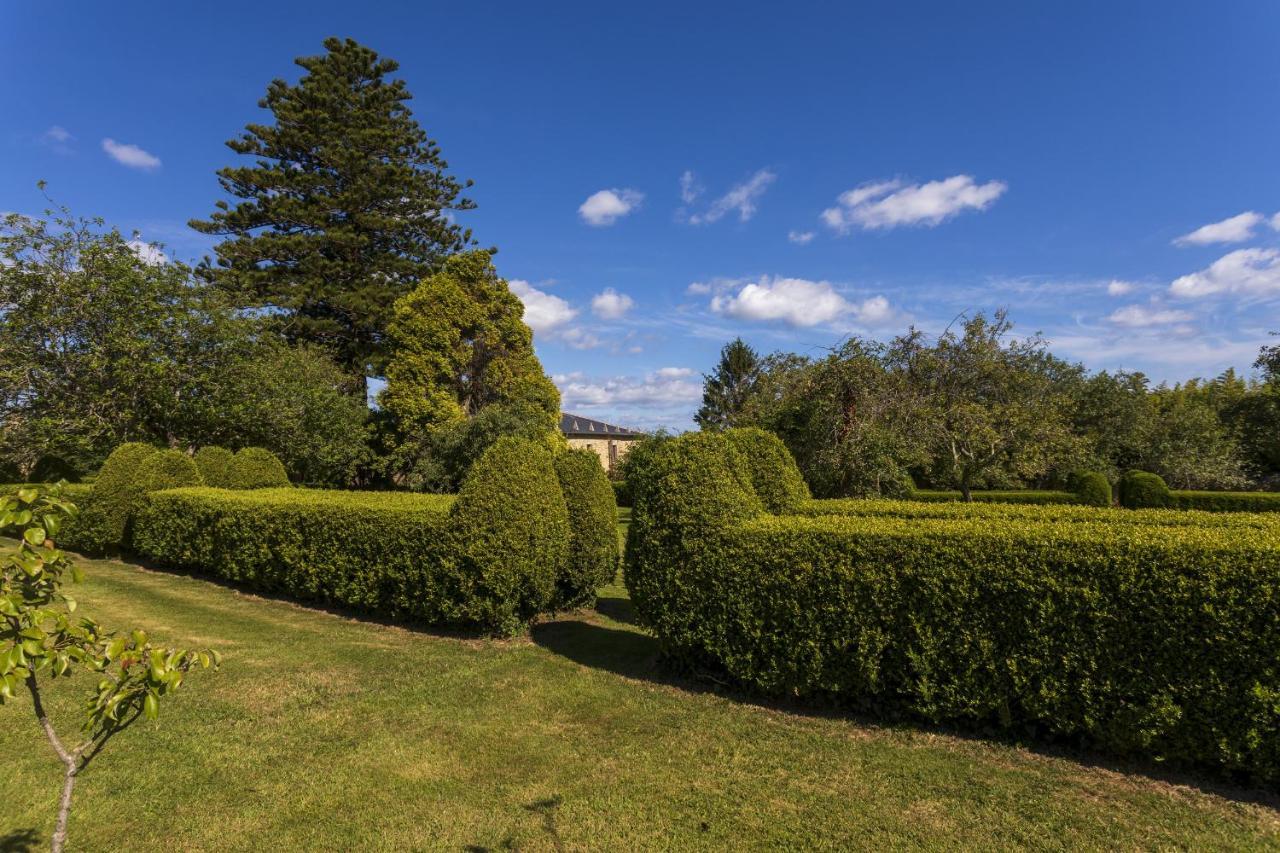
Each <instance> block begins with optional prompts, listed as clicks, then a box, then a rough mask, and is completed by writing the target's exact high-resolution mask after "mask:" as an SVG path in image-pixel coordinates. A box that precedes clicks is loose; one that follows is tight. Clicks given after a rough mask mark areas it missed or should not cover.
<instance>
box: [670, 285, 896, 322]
mask: <svg viewBox="0 0 1280 853" xmlns="http://www.w3.org/2000/svg"><path fill="white" fill-rule="evenodd" d="M696 286H697V285H690V286H689V291H690V292H691V293H698V292H705V291H702V290H701V289H700V288H699V289H697V290H695V287H696ZM711 310H712V311H713V312H715V313H716V314H721V315H723V316H726V317H733V318H735V319H739V320H753V321H761V322H775V321H782V322H784V323H787V324H788V325H791V326H800V327H808V326H817V325H821V324H823V323H831V322H833V321H835V320H838V319H841V318H844V317H851V318H853V319H854V320H856V321H858V322H860V323H866V324H876V323H882V322H884V321H886V320H888V319H889V318H891V317H892V316H893V310H892V309H891V308H890V306H889V300H888V299H886V298H885V297H883V296H873V297H871V298H869V299H866V300H863V301H862V302H850V301H849V300H848V299H846V298H845V297H844V296H842V295H840V293H838V292H837V291H836V289H835V288H834V287H832V285H831V283H830V282H826V281H809V280H808V279H803V278H770V277H768V276H765V277H763V278H761V279H760V281H758V282H752V283H750V284H746V285H743V286H742V287H741V289H739V290H738V291H737V292H736V293H728V294H725V293H719V294H716V295H715V296H713V297H712V298H711Z"/></svg>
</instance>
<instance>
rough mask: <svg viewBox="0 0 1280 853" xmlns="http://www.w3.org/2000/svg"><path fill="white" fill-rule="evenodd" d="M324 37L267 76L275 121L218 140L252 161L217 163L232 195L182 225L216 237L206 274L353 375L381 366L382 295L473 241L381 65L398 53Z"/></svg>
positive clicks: (433, 152)
mask: <svg viewBox="0 0 1280 853" xmlns="http://www.w3.org/2000/svg"><path fill="white" fill-rule="evenodd" d="M324 47H325V51H326V53H325V54H323V55H321V56H309V57H302V58H300V59H298V60H296V63H297V65H298V66H300V67H301V68H302V69H303V71H304V72H305V73H304V74H303V75H302V77H301V79H300V80H298V82H297V83H296V84H293V85H290V84H289V83H286V82H285V81H284V80H274V81H272V83H271V84H270V85H269V86H268V87H267V93H266V96H265V97H264V98H263V100H262V101H261V102H260V106H261V107H263V108H264V109H267V110H269V111H270V112H271V114H272V118H273V119H274V122H273V123H271V124H259V123H252V124H249V125H248V126H247V127H246V128H245V132H244V134H242V135H241V136H240V137H239V138H238V139H233V140H231V141H229V142H228V143H227V145H228V147H229V148H230V149H231V150H232V151H234V152H235V153H236V154H239V155H242V156H244V157H246V158H248V159H249V161H251V162H250V163H249V164H247V165H243V166H229V167H227V168H225V169H221V170H220V171H219V172H218V183H219V184H220V185H221V187H222V189H223V190H224V191H225V192H226V193H228V194H229V195H231V196H233V197H235V198H237V199H240V201H239V202H237V203H236V204H235V206H234V207H232V206H230V205H228V203H227V202H225V201H220V202H218V203H217V208H218V209H217V210H216V211H214V213H213V214H212V215H211V216H210V217H209V219H208V220H207V221H193V222H192V223H191V226H192V227H193V228H195V229H197V230H198V231H202V232H204V233H206V234H215V235H219V236H225V237H226V238H227V239H225V240H223V241H222V242H221V243H219V244H218V245H217V246H216V247H215V251H216V252H217V255H218V258H217V266H216V267H214V268H210V269H207V270H205V272H206V273H207V274H208V275H209V276H210V277H211V278H212V279H213V280H214V281H216V282H218V284H219V285H220V286H222V287H223V288H225V289H226V290H228V291H230V292H231V293H233V294H235V295H236V297H237V299H238V300H239V301H240V302H241V304H242V305H245V306H246V307H263V306H265V307H271V308H273V309H275V311H276V313H275V317H276V318H277V319H278V321H279V323H280V327H281V329H282V331H283V332H284V333H285V334H286V335H287V336H288V337H289V338H290V340H292V341H295V342H296V341H304V342H311V343H315V344H319V345H322V346H325V347H327V348H328V349H330V350H331V351H332V352H334V353H335V354H336V356H337V358H338V359H339V361H340V363H341V364H342V365H343V366H344V368H345V369H346V370H347V371H348V372H349V373H350V374H351V375H352V376H355V377H359V378H360V379H361V380H362V381H363V379H364V377H365V376H366V375H367V374H368V372H369V371H370V370H372V371H373V372H374V375H378V374H380V373H381V372H382V367H383V366H384V364H385V354H386V352H385V332H386V324H387V320H388V313H387V306H389V305H391V304H392V303H393V302H395V300H396V299H397V298H399V297H400V296H403V295H404V294H405V293H408V292H409V291H410V290H411V289H412V288H413V287H414V286H415V285H416V284H417V283H418V281H420V280H421V279H422V278H423V277H424V276H427V275H430V274H431V273H432V272H434V271H435V270H436V269H437V268H438V266H439V264H440V261H441V260H442V259H443V258H444V257H446V256H448V255H450V254H452V253H455V252H458V251H460V250H461V249H462V248H463V247H464V246H466V245H467V244H468V243H469V242H470V241H471V234H470V231H466V230H463V229H462V228H461V227H459V226H457V225H455V224H454V222H453V219H452V217H451V216H449V215H448V214H447V212H448V211H451V210H467V209H470V208H472V207H474V206H475V205H474V204H473V203H472V202H471V201H469V200H467V199H464V198H462V197H461V195H460V194H461V192H462V190H463V189H464V185H463V184H461V183H459V182H458V181H457V180H456V179H455V178H453V177H452V176H451V175H449V174H448V171H447V170H448V163H446V162H445V160H444V158H443V157H441V155H440V149H439V146H438V145H437V144H436V143H435V142H434V141H432V140H431V139H430V137H428V136H427V134H426V132H425V131H424V130H423V129H422V128H421V127H420V126H419V125H418V122H417V120H416V119H415V118H414V117H413V113H412V112H411V111H410V110H409V108H408V105H407V102H408V101H409V99H410V98H411V95H410V94H409V91H408V89H407V88H406V86H405V83H404V81H403V80H398V79H394V78H392V77H391V76H390V75H392V74H394V73H395V71H396V70H397V69H398V67H399V66H398V65H397V63H395V62H393V61H391V60H389V59H383V58H381V57H379V56H378V55H377V54H376V53H375V52H374V51H372V50H370V49H369V48H367V47H364V46H362V45H360V44H357V43H356V42H355V41H352V40H351V39H346V40H343V39H337V38H329V39H326V40H325V42H324ZM469 185H470V182H467V184H466V186H469ZM362 390H363V386H362Z"/></svg>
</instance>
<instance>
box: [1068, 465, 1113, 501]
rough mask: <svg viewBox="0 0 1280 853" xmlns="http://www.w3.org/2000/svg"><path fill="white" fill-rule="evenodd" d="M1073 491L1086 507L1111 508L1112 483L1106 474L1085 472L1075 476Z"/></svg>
mask: <svg viewBox="0 0 1280 853" xmlns="http://www.w3.org/2000/svg"><path fill="white" fill-rule="evenodd" d="M1074 479H1075V482H1074V483H1073V484H1072V485H1073V488H1072V491H1074V492H1075V493H1076V499H1077V500H1078V502H1079V503H1082V504H1084V505H1085V506H1111V483H1110V481H1108V480H1107V476H1106V475H1105V474H1101V473H1099V472H1097V471H1085V472H1083V473H1080V474H1077V475H1076V476H1075V478H1074Z"/></svg>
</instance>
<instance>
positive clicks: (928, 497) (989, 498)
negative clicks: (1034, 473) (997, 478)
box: [911, 489, 1080, 506]
mask: <svg viewBox="0 0 1280 853" xmlns="http://www.w3.org/2000/svg"><path fill="white" fill-rule="evenodd" d="M969 498H970V500H972V501H973V502H974V503H1002V504H1037V505H1040V506H1048V505H1059V504H1075V503H1080V497H1079V495H1077V494H1076V493H1075V492H1065V491H1050V490H1036V489H990V490H977V489H975V490H974V491H972V492H970V493H969ZM911 500H913V501H920V502H922V503H956V502H957V501H963V500H964V495H963V494H962V493H961V492H959V491H934V490H927V489H917V490H915V491H913V492H911Z"/></svg>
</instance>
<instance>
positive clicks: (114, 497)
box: [74, 442, 158, 554]
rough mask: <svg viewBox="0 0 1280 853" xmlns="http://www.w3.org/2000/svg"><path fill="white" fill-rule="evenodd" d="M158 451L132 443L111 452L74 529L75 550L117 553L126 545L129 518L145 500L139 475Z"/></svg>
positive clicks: (103, 464)
mask: <svg viewBox="0 0 1280 853" xmlns="http://www.w3.org/2000/svg"><path fill="white" fill-rule="evenodd" d="M157 452H158V451H157V450H156V448H154V447H152V446H151V445H149V444H142V443H140V442H129V443H127V444H122V445H120V446H119V447H117V448H116V449H115V450H113V451H112V452H111V455H110V456H108V457H107V461H106V462H104V463H102V469H101V470H100V471H99V472H98V478H97V479H96V480H94V481H93V489H92V491H91V493H90V501H89V504H88V506H86V507H85V511H84V514H83V516H82V517H81V518H80V519H79V520H78V521H77V523H76V525H75V534H74V539H75V547H76V548H78V549H79V550H81V551H85V552H87V553H90V554H105V553H110V552H112V551H116V550H118V549H119V548H120V547H121V546H123V545H124V542H125V530H126V528H127V525H128V522H129V516H130V514H131V513H132V512H133V510H134V509H135V508H136V506H137V504H138V502H139V501H140V500H141V498H142V489H141V481H140V479H139V473H140V471H141V469H142V466H143V465H144V464H145V462H146V461H147V459H149V458H150V457H152V456H154V455H155V454H156V453H157Z"/></svg>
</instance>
